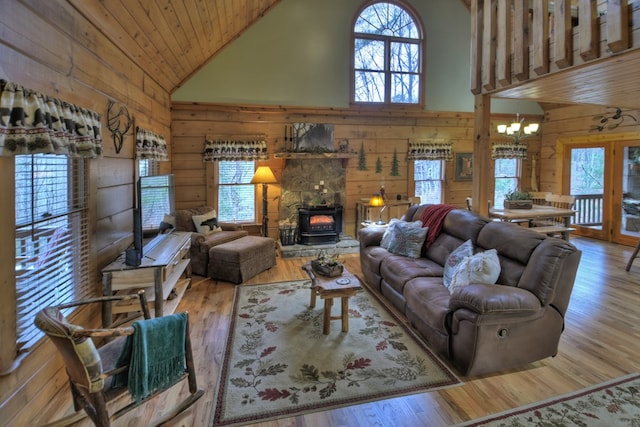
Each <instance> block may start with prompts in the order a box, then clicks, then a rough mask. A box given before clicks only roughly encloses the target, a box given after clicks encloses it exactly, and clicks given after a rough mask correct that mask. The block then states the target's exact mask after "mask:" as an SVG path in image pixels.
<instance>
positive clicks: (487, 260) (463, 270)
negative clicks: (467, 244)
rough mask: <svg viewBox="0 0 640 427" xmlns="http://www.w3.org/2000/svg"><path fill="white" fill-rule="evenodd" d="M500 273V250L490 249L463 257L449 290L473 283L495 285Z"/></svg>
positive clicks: (454, 273)
mask: <svg viewBox="0 0 640 427" xmlns="http://www.w3.org/2000/svg"><path fill="white" fill-rule="evenodd" d="M499 275H500V259H499V258H498V251H496V250H495V249H489V250H488V251H484V252H479V253H477V254H475V255H473V256H470V257H467V258H465V259H463V260H462V261H461V262H460V263H459V264H458V265H457V267H456V268H455V270H454V272H453V277H452V278H451V285H450V286H449V291H451V292H453V290H454V289H455V288H458V287H462V286H467V285H470V284H472V283H481V284H486V285H493V284H494V283H496V280H498V276H499Z"/></svg>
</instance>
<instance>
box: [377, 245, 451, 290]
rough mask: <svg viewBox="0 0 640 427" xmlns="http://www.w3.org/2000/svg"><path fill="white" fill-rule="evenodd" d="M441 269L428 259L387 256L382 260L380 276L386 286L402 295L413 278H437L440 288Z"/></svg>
mask: <svg viewBox="0 0 640 427" xmlns="http://www.w3.org/2000/svg"><path fill="white" fill-rule="evenodd" d="M442 272H443V268H442V267H441V266H440V265H439V264H437V263H435V262H433V261H431V260H430V259H428V258H409V257H405V256H402V255H393V254H391V255H389V256H387V257H385V258H384V259H382V261H381V265H380V275H381V276H382V277H384V281H385V282H387V284H388V285H389V286H390V287H391V288H393V289H394V290H396V291H397V292H399V293H400V294H402V293H403V288H404V286H405V284H406V283H407V282H408V281H409V280H411V279H413V278H414V277H437V278H438V281H439V283H440V284H441V285H440V286H442Z"/></svg>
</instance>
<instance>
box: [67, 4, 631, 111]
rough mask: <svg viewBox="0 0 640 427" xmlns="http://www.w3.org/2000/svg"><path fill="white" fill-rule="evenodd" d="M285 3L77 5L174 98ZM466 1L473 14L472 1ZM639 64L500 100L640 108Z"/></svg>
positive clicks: (543, 83)
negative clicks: (199, 71)
mask: <svg viewBox="0 0 640 427" xmlns="http://www.w3.org/2000/svg"><path fill="white" fill-rule="evenodd" d="M280 1H281V0H153V1H148V0H120V1H117V0H110V1H104V0H69V2H70V3H71V4H73V5H74V7H75V8H76V9H77V10H78V12H79V13H81V14H82V15H84V16H85V17H86V18H87V19H88V20H89V21H91V22H92V23H93V24H94V25H95V26H96V27H97V28H99V29H100V30H101V31H102V32H103V33H104V34H105V35H106V36H107V37H108V38H109V39H110V40H112V41H113V42H114V43H115V44H116V45H117V46H119V47H120V48H121V49H122V51H123V52H125V53H126V54H127V55H128V56H129V57H131V58H132V60H133V61H135V62H136V63H137V64H138V65H139V66H140V67H142V68H144V69H145V70H147V71H148V72H149V74H150V75H151V76H152V77H153V78H154V79H155V80H156V81H157V83H158V84H159V85H160V86H161V87H163V88H164V89H165V90H167V91H168V92H169V93H173V92H174V91H175V90H176V89H177V88H178V87H180V86H181V85H182V84H183V83H184V82H185V81H186V80H188V79H189V78H190V77H191V76H192V75H193V74H195V73H196V72H197V71H198V70H200V69H201V68H202V67H203V66H204V65H206V64H207V63H208V62H209V61H210V60H211V58H213V57H214V56H215V55H216V54H218V53H219V52H220V51H221V50H222V49H224V48H225V46H227V45H228V44H229V43H231V42H233V41H234V40H235V39H236V38H238V37H239V36H240V35H241V34H242V33H243V32H244V31H245V30H247V29H248V28H249V27H250V26H251V25H253V24H254V23H255V22H256V21H258V20H259V19H260V18H262V17H263V16H264V15H265V14H266V13H267V12H268V11H269V10H270V9H271V8H273V7H274V6H275V5H277V4H278V3H280ZM461 1H462V3H463V4H464V5H465V7H466V8H467V9H469V8H470V4H471V0H461ZM623 59H624V60H623ZM639 63H640V50H637V51H635V52H631V53H629V54H627V55H621V56H620V57H619V58H618V60H617V61H616V60H612V61H604V62H602V63H600V64H598V65H597V66H596V67H595V68H593V69H589V70H587V69H586V68H579V69H574V70H571V71H569V70H567V71H566V72H561V73H555V74H554V75H553V76H547V77H545V78H539V79H536V80H532V81H529V82H527V83H526V84H523V85H520V86H518V87H513V88H511V89H510V90H507V91H503V92H502V93H499V94H495V95H496V96H501V97H509V98H518V99H528V100H533V101H538V102H551V103H588V104H597V105H598V104H599V105H609V106H623V107H627V108H630V107H636V108H640V96H639V88H640V73H637V72H635V70H637V69H638V68H636V67H637V65H632V64H639ZM586 76H588V78H585V77H586ZM547 82H548V83H547Z"/></svg>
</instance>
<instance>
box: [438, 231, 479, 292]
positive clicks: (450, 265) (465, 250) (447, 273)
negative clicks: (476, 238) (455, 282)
mask: <svg viewBox="0 0 640 427" xmlns="http://www.w3.org/2000/svg"><path fill="white" fill-rule="evenodd" d="M471 255H473V243H471V240H467V241H466V242H464V243H463V244H461V245H460V246H458V247H457V248H456V249H454V251H453V252H451V253H450V254H449V256H448V257H447V260H446V261H445V263H444V274H443V275H442V280H443V282H444V286H445V287H446V288H447V289H449V290H450V288H451V278H452V277H453V272H454V270H455V268H456V266H457V265H458V264H460V262H461V261H462V260H463V259H465V258H466V257H470V256H471Z"/></svg>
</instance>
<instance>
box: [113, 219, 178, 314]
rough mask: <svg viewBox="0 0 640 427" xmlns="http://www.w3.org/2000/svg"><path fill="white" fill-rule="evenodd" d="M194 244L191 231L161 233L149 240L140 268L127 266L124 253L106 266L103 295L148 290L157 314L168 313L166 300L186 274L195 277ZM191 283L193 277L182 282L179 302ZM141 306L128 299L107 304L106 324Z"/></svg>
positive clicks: (148, 297) (144, 249)
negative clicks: (192, 253)
mask: <svg viewBox="0 0 640 427" xmlns="http://www.w3.org/2000/svg"><path fill="white" fill-rule="evenodd" d="M190 247H191V233H187V232H179V231H174V232H172V233H169V234H160V235H158V236H156V237H155V238H154V239H153V240H151V241H150V242H149V243H147V244H146V245H145V246H144V248H143V251H142V253H143V258H142V262H141V263H140V265H139V266H137V267H132V266H129V265H127V264H126V263H125V255H124V253H123V254H121V255H120V256H119V257H118V258H117V259H116V260H115V261H113V262H112V263H111V264H109V265H107V266H106V267H104V268H103V269H102V287H103V288H102V294H103V295H106V296H110V295H113V294H114V293H115V292H127V293H134V292H135V291H137V290H139V289H144V290H145V293H146V294H147V301H148V302H149V305H150V306H151V307H152V308H153V310H154V312H155V314H154V317H160V316H162V315H164V314H165V308H166V307H165V301H166V300H167V298H168V297H169V295H170V294H171V291H172V290H173V289H174V288H176V286H177V285H178V282H179V279H180V277H181V276H182V274H183V273H186V277H187V278H190V277H191V259H190V258H189V249H190ZM189 282H190V279H187V280H186V283H183V284H182V285H183V286H181V289H180V293H179V294H178V295H177V298H175V300H177V301H179V298H180V297H181V295H182V294H184V291H185V290H186V288H187V285H188V284H189ZM176 305H177V304H176ZM138 309H139V306H137V305H136V304H131V303H127V302H122V303H113V302H111V303H105V304H103V310H102V324H103V325H111V324H112V320H113V315H114V314H120V313H132V312H137V311H138ZM134 316H136V315H134Z"/></svg>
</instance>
